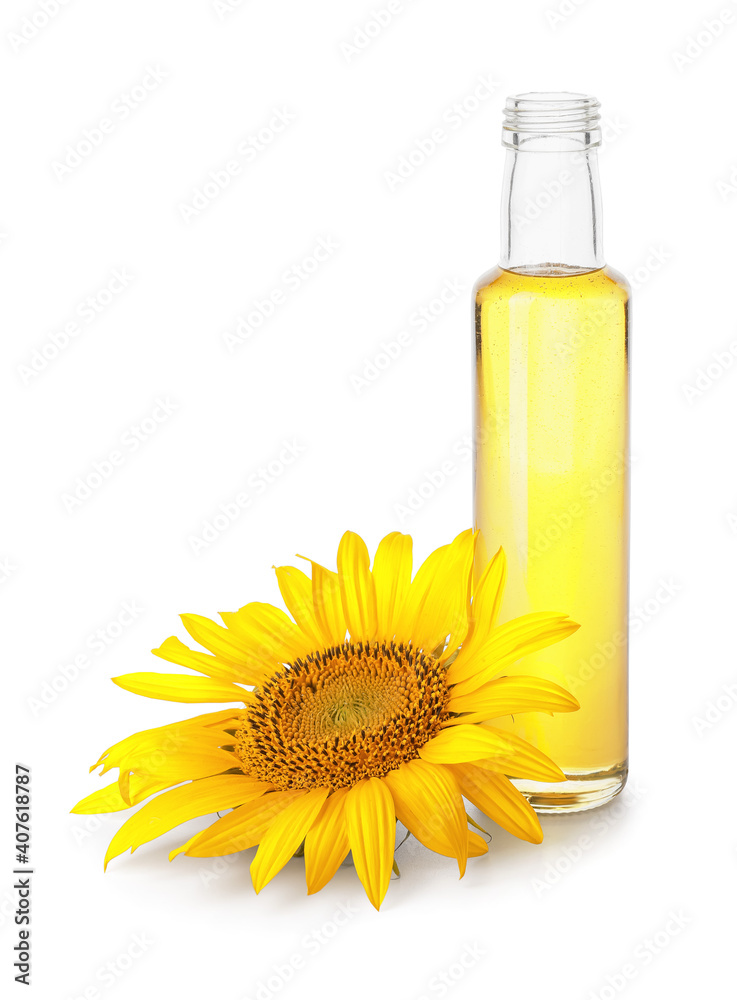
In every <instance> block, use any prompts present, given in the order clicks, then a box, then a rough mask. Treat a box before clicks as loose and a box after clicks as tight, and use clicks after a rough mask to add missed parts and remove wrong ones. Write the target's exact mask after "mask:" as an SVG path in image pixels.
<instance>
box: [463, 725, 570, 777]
mask: <svg viewBox="0 0 737 1000" xmlns="http://www.w3.org/2000/svg"><path fill="white" fill-rule="evenodd" d="M484 728H485V729H489V730H490V731H491V732H495V733H497V735H498V736H501V737H502V738H503V739H504V740H506V742H507V743H509V744H510V747H512V748H513V749H510V752H509V754H508V755H501V756H494V757H489V758H488V759H486V760H477V761H474V764H475V765H476V767H481V768H484V769H485V770H489V771H498V772H500V773H501V774H506V775H507V776H508V777H510V778H530V779H532V780H533V781H565V780H566V776H565V774H563V772H562V771H561V769H560V768H559V767H558V765H557V764H556V763H555V762H554V761H552V760H551V759H550V757H547V756H546V755H545V754H544V753H543V752H542V751H541V750H538V749H537V747H534V746H532V744H531V743H528V742H527V740H523V739H522V738H521V737H519V736H516V735H513V734H512V733H508V732H503V731H502V730H498V729H494V727H492V726H487V725H486V724H484Z"/></svg>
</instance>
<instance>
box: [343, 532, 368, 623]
mask: <svg viewBox="0 0 737 1000" xmlns="http://www.w3.org/2000/svg"><path fill="white" fill-rule="evenodd" d="M338 579H339V581H340V596H341V599H342V602H343V612H344V613H345V620H346V623H347V625H348V631H349V632H350V634H351V638H352V639H357V640H362V639H363V640H367V641H369V642H372V641H373V639H374V638H375V636H376V590H375V587H374V578H373V576H372V575H371V570H370V569H369V554H368V549H367V548H366V543H365V542H364V540H363V539H362V538H361V536H360V535H357V534H356V533H355V532H354V531H346V532H345V534H344V535H343V537H342V538H341V540H340V545H339V546H338Z"/></svg>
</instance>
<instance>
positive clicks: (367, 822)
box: [345, 778, 397, 910]
mask: <svg viewBox="0 0 737 1000" xmlns="http://www.w3.org/2000/svg"><path fill="white" fill-rule="evenodd" d="M345 818H346V826H347V829H348V841H349V843H350V845H351V852H352V854H353V861H354V864H355V866H356V873H357V874H358V877H359V878H360V880H361V882H362V884H363V887H364V889H365V890H366V895H367V896H368V898H369V899H370V901H371V904H372V905H373V906H374V907H375V908H376V909H377V910H378V909H379V907H380V906H381V903H382V900H383V899H384V896H385V895H386V891H387V889H388V888H389V879H390V878H391V873H392V861H393V859H394V843H395V840H396V825H397V824H396V813H395V811H394V800H393V798H392V794H391V792H390V791H389V788H388V787H387V785H386V784H385V783H384V782H383V781H382V780H381V779H380V778H363V779H362V780H361V781H359V782H358V783H357V784H355V785H353V787H352V788H351V789H350V791H349V792H348V794H347V795H346V798H345Z"/></svg>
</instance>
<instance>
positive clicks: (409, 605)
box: [397, 528, 476, 653]
mask: <svg viewBox="0 0 737 1000" xmlns="http://www.w3.org/2000/svg"><path fill="white" fill-rule="evenodd" d="M475 538H476V536H475V534H474V532H473V531H472V530H471V529H470V528H469V529H468V530H467V531H463V532H461V534H460V535H458V536H457V537H456V538H455V539H454V540H453V541H452V542H451V544H450V545H443V546H441V547H440V548H439V549H436V550H435V551H434V552H432V553H431V554H430V555H429V556H428V558H427V559H426V560H425V561H424V563H423V564H422V566H420V568H419V569H418V571H417V575H416V576H415V578H414V580H413V581H412V584H411V585H410V588H409V591H408V593H407V598H406V600H405V604H404V609H403V611H402V614H401V616H400V619H399V622H398V624H397V634H398V636H399V638H401V639H404V640H405V641H408V640H410V639H411V640H412V643H413V645H414V646H415V648H418V649H424V650H426V651H428V652H430V651H432V650H433V649H435V647H436V646H437V645H438V643H440V642H441V641H442V640H444V639H445V638H446V637H447V636H448V635H449V634H450V635H451V641H450V642H449V644H448V653H450V652H452V649H451V646H452V647H453V648H455V646H457V645H458V643H459V642H461V641H462V640H463V637H464V636H465V633H466V629H467V628H468V605H469V597H470V587H471V569H472V566H473V551H474V545H475Z"/></svg>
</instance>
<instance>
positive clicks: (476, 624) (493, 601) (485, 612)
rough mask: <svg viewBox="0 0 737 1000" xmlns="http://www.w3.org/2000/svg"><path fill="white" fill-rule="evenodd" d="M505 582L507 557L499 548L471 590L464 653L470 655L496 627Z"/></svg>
mask: <svg viewBox="0 0 737 1000" xmlns="http://www.w3.org/2000/svg"><path fill="white" fill-rule="evenodd" d="M506 582H507V557H506V555H505V554H504V549H502V548H500V549H499V551H498V552H497V553H496V555H495V556H494V558H493V559H490V560H489V562H488V564H487V566H486V569H485V570H484V572H483V573H482V574H481V579H480V580H479V582H478V583H477V584H476V586H475V587H474V590H473V602H472V604H471V614H470V623H469V629H468V635H467V636H466V640H465V646H466V652H467V653H469V654H471V653H473V652H474V651H475V650H476V649H478V648H479V647H480V646H482V645H483V644H484V643H485V642H486V640H487V639H488V638H489V635H490V634H491V632H492V630H493V629H494V627H495V626H496V623H497V620H498V618H499V612H500V610H501V606H502V598H503V596H504V587H505V584H506Z"/></svg>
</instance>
